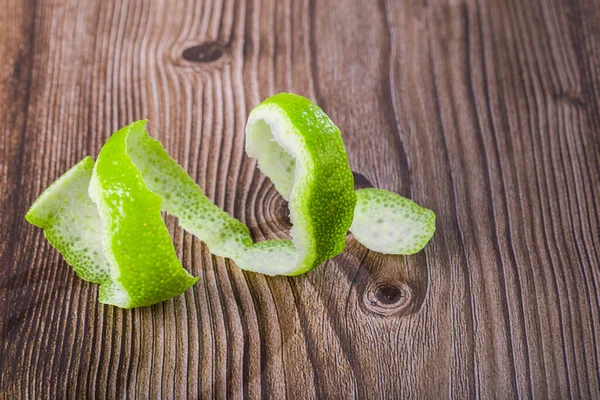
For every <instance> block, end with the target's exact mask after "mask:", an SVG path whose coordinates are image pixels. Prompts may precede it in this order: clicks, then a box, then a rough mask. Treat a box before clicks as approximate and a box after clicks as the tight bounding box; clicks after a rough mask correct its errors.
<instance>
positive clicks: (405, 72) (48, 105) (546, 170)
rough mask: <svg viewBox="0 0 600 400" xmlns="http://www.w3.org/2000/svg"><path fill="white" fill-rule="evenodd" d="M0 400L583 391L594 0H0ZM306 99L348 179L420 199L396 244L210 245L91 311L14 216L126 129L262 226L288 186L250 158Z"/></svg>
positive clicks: (596, 133)
mask: <svg viewBox="0 0 600 400" xmlns="http://www.w3.org/2000/svg"><path fill="white" fill-rule="evenodd" d="M0 5H1V6H2V10H3V12H2V13H0V37H2V39H1V40H0V110H1V111H0V112H1V114H0V115H1V117H2V119H1V121H0V122H1V124H0V126H1V128H0V129H2V136H1V137H0V303H1V304H2V307H1V308H0V398H3V399H17V398H185V397H188V398H198V397H202V398H213V397H214V398H241V397H249V398H260V397H271V398H298V399H310V398H439V397H455V398H467V397H478V398H514V397H520V398H534V397H535V398H560V399H565V398H600V372H599V371H600V370H599V368H598V365H599V362H600V354H599V349H598V347H599V342H600V288H599V283H600V256H599V254H600V250H598V249H599V248H600V212H599V210H600V195H599V193H600V165H599V164H600V101H599V99H600V24H598V21H600V3H598V2H596V1H593V0H580V1H579V0H578V1H575V0H571V1H567V0H563V1H561V0H531V1H519V0H506V1H496V0H467V1H461V0H402V1H397V0H378V1H369V2H367V1H360V0H339V1H325V0H297V1H296V0H239V1H234V0H224V1H218V0H205V1H192V0H181V1H177V2H171V1H167V0H161V1H158V0H157V1H142V0H132V1H116V0H110V1H100V0H87V1H85V2H82V1H75V0H64V1H56V0H0ZM280 91H294V92H296V93H299V94H303V95H305V96H308V97H310V98H312V99H313V100H315V101H316V102H318V104H319V105H320V106H321V107H322V108H323V109H324V110H325V111H326V112H327V113H328V114H329V115H330V116H331V118H332V119H333V121H334V122H336V124H338V125H339V126H340V128H341V130H342V132H343V135H344V140H345V143H346V146H347V150H348V154H349V157H350V163H351V166H352V168H353V170H354V171H356V172H358V173H359V174H360V176H361V177H362V178H361V182H358V183H360V184H372V185H374V186H376V187H380V188H385V189H389V190H392V191H395V192H398V193H400V194H403V195H405V196H407V197H411V198H413V199H415V200H416V201H417V202H419V203H420V204H422V205H424V206H426V207H428V208H431V209H433V210H435V212H436V214H437V217H438V224H437V232H436V235H435V237H434V239H433V241H432V242H431V243H430V244H429V245H428V246H427V248H426V249H425V250H424V251H423V252H421V253H419V254H417V255H414V256H410V257H394V256H384V255H381V254H376V253H373V252H369V251H367V250H366V249H365V248H363V247H361V246H360V245H359V244H358V243H357V242H356V241H354V240H353V239H352V238H351V237H349V238H348V246H347V249H346V251H345V252H344V253H343V254H342V255H340V256H338V257H337V258H336V259H334V260H331V261H330V262H328V263H327V264H326V265H324V266H322V267H320V268H319V269H317V270H315V271H313V272H311V273H309V274H307V275H305V276H301V277H295V278H286V277H265V276H262V275H257V274H253V273H247V272H243V271H241V270H239V269H238V268H237V267H236V266H235V265H234V264H233V263H232V262H230V261H229V260H224V259H221V258H218V257H214V256H212V255H211V254H210V253H209V252H208V250H207V248H206V246H205V245H204V244H202V243H201V242H199V241H198V240H197V239H195V238H193V237H192V236H190V235H189V234H188V233H185V232H184V231H183V230H181V229H180V228H179V227H178V225H177V220H176V219H174V218H171V217H167V225H168V227H169V229H170V231H171V232H172V235H173V238H174V242H175V245H176V249H177V252H178V254H179V256H180V257H181V259H182V260H183V264H184V266H185V267H186V268H188V269H189V270H190V271H191V272H192V273H193V274H195V275H198V276H199V277H200V279H199V281H198V283H197V284H196V285H195V286H194V287H193V288H192V289H190V290H188V291H187V292H186V293H185V294H183V295H181V296H179V297H177V298H175V299H172V300H170V301H167V302H165V303H163V304H159V305H156V306H153V307H148V308H143V309H136V310H129V311H126V310H121V309H116V308H113V307H109V306H104V305H101V304H99V303H97V301H96V299H97V291H98V290H97V286H96V285H91V284H89V283H86V282H83V281H82V280H80V279H78V278H77V277H76V276H75V274H74V272H73V271H72V270H71V269H70V268H69V267H68V266H67V265H66V264H65V262H64V261H63V260H62V258H61V257H60V255H59V254H58V253H57V252H56V251H55V250H54V249H52V248H51V247H50V246H49V244H48V243H47V242H46V241H45V240H44V238H43V233H42V232H41V231H40V230H39V229H37V228H34V227H33V226H30V225H28V224H27V223H26V222H25V220H24V214H25V212H26V210H27V208H28V206H29V205H30V204H31V203H32V202H33V200H34V199H35V198H36V197H37V196H38V195H39V193H41V191H42V190H43V189H44V188H45V187H47V186H48V185H49V184H50V183H51V182H52V181H53V180H54V179H56V178H57V177H58V176H60V174H62V173H63V172H64V171H65V170H66V169H68V168H69V167H70V166H71V165H73V164H74V163H75V162H77V161H78V160H79V159H81V158H83V157H84V156H85V155H88V154H91V155H96V154H97V153H98V151H99V149H100V147H101V145H102V143H103V142H104V141H105V140H106V139H107V138H108V136H109V135H110V134H111V133H112V132H113V131H115V130H117V129H118V128H119V127H121V126H124V125H125V124H127V123H128V122H130V121H132V120H135V119H140V118H149V119H150V125H149V129H150V131H151V134H152V135H153V136H154V137H157V138H159V139H160V140H161V141H162V142H163V143H164V145H165V146H166V148H167V149H168V151H169V152H170V153H171V154H172V155H173V157H174V158H176V159H177V160H178V162H180V163H181V164H182V165H183V167H184V168H185V169H186V170H187V171H188V172H189V173H190V174H191V175H192V176H193V177H194V179H195V180H196V181H197V182H198V183H199V184H200V185H201V186H202V187H203V188H204V189H205V191H206V193H207V195H208V196H209V197H210V198H211V199H213V200H214V201H215V202H216V203H217V204H218V205H219V206H222V207H223V208H224V209H225V210H227V211H228V212H229V213H231V214H232V215H234V216H235V217H237V218H240V219H241V220H242V221H244V222H246V223H247V224H248V225H249V226H250V227H251V230H252V233H253V235H254V236H255V238H257V239H266V238H284V237H288V233H287V232H288V229H289V225H288V223H287V222H286V217H285V213H283V212H282V208H284V203H283V200H282V199H281V197H280V196H279V195H278V193H277V192H276V191H275V189H274V187H273V185H272V184H271V182H270V181H269V180H268V179H266V178H265V177H264V176H262V175H261V174H260V173H259V172H258V170H257V169H256V165H255V162H254V161H252V160H250V159H248V158H247V157H246V155H245V153H244V148H243V135H244V124H245V120H246V116H247V114H248V112H249V110H250V109H251V108H252V107H253V106H254V105H256V104H257V103H258V102H259V101H260V100H261V99H263V98H265V97H267V96H269V95H270V94H273V93H276V92H280Z"/></svg>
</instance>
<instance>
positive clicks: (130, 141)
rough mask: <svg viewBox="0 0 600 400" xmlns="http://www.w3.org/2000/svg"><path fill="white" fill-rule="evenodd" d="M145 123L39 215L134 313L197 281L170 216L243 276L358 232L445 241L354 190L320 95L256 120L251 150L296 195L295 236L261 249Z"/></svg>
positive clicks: (271, 271)
mask: <svg viewBox="0 0 600 400" xmlns="http://www.w3.org/2000/svg"><path fill="white" fill-rule="evenodd" d="M146 122H147V121H145V120H142V121H136V122H134V123H132V124H130V125H128V126H126V127H125V128H123V129H121V130H119V131H117V132H116V133H114V134H113V135H112V136H111V137H110V138H109V140H108V141H107V142H106V144H105V145H104V146H103V147H102V149H101V151H100V154H99V155H98V159H97V161H96V163H94V162H93V160H92V159H91V158H90V157H86V158H85V159H83V160H82V161H80V162H79V163H78V164H77V165H75V166H74V167H73V168H71V169H70V170H69V171H67V172H66V173H65V174H64V175H63V176H61V177H60V178H59V179H58V180H57V181H56V182H55V183H53V184H52V185H51V186H50V187H49V188H48V189H47V190H46V191H44V193H42V195H41V196H40V197H39V199H38V200H36V201H35V203H34V204H33V205H32V207H31V209H30V210H29V212H28V213H27V216H26V218H27V220H28V221H29V222H31V223H32V224H34V225H36V226H39V227H41V228H43V229H44V233H45V235H46V237H47V238H48V240H49V242H50V243H51V244H52V245H53V246H54V247H56V248H57V249H58V250H59V251H60V252H61V253H62V254H63V256H64V257H65V260H66V261H67V263H69V264H70V265H72V266H73V268H74V269H75V271H76V272H77V274H78V275H79V276H80V277H82V278H83V279H85V280H88V281H91V282H96V283H100V284H101V286H100V295H99V300H100V301H101V302H103V303H107V304H112V305H116V306H119V307H123V308H132V307H141V306H146V305H151V304H155V303H158V302H161V301H163V300H166V299H169V298H171V297H174V296H176V295H178V294H180V293H182V292H184V291H185V290H186V289H187V288H189V287H190V286H191V285H193V284H194V283H195V282H196V281H197V279H198V278H195V277H193V276H191V275H190V274H189V273H188V272H187V271H186V270H185V269H183V267H182V266H181V263H180V261H179V259H178V258H177V256H176V253H175V249H174V247H173V243H172V241H171V238H170V236H169V232H168V230H167V228H166V226H165V223H164V220H163V218H162V216H161V211H165V212H167V213H169V214H172V215H174V216H176V217H178V218H179V224H180V226H182V227H183V228H184V229H186V230H187V231H189V232H190V233H192V234H194V235H195V236H197V237H198V238H199V239H200V240H202V241H203V242H205V243H206V245H207V246H208V247H209V249H210V251H211V252H212V253H214V254H215V255H218V256H222V257H227V258H230V259H232V260H234V261H235V263H236V264H237V265H238V266H239V267H240V268H242V269H245V270H249V271H254V272H260V273H263V274H268V275H299V274H303V273H305V272H308V271H310V270H312V269H314V268H316V267H317V266H319V265H320V264H322V263H323V262H325V261H327V260H328V259H330V258H332V257H335V256H336V255H338V254H339V253H340V252H342V251H343V249H344V247H345V238H346V233H347V231H348V230H350V231H351V232H352V233H353V234H354V236H355V237H356V239H357V240H358V241H359V242H361V243H362V244H364V245H365V246H366V247H367V248H369V249H372V250H375V251H379V252H382V253H389V254H412V253H414V252H417V251H419V250H421V249H422V248H423V246H424V245H425V244H426V243H427V242H428V241H429V239H430V238H431V236H432V235H433V231H434V229H435V215H434V214H433V212H432V211H430V210H427V209H424V208H422V207H420V206H418V205H417V204H416V203H414V202H412V201H411V200H408V199H405V198H403V197H401V196H399V195H397V194H395V193H391V192H387V191H385V190H380V189H363V190H359V191H356V192H355V191H354V189H353V185H354V180H353V176H352V172H351V170H350V167H349V165H348V156H347V154H346V150H345V148H344V144H343V142H342V138H341V134H340V130H339V129H338V128H337V126H335V124H333V122H331V120H330V119H329V117H327V115H326V114H325V113H324V112H323V111H322V110H321V109H320V108H319V107H317V106H316V105H315V104H313V103H312V102H311V101H310V100H308V99H306V98H304V97H301V96H297V95H294V94H290V93H280V94H278V95H275V96H272V97H270V98H268V99H267V100H265V101H264V102H263V103H261V104H260V105H258V106H257V107H256V108H255V109H254V110H252V112H251V113H250V116H249V118H248V123H247V125H246V151H247V152H248V154H249V155H250V156H251V157H254V158H256V159H257V160H258V166H259V168H260V169H261V171H262V172H263V173H264V174H265V175H267V176H268V177H269V178H270V179H271V180H272V181H273V183H274V185H275V188H276V189H277V190H278V191H279V193H280V194H281V195H282V196H283V197H284V198H285V199H286V200H288V207H289V209H290V220H291V222H292V224H293V227H292V230H291V233H290V234H291V237H292V240H267V241H264V242H258V243H254V241H253V240H252V237H251V235H250V232H249V230H248V228H247V227H246V225H244V224H243V223H242V222H240V221H238V220H237V219H235V218H233V217H231V216H230V215H229V214H227V213H226V212H225V211H223V210H222V209H220V208H219V207H217V206H216V205H215V204H214V203H212V202H211V201H210V199H208V198H207V197H206V196H205V195H204V193H203V191H202V189H201V188H200V187H199V186H198V185H197V184H196V183H195V182H194V180H193V179H192V178H191V177H190V176H189V175H188V174H187V173H186V172H185V171H184V170H183V169H182V168H181V166H179V165H178V164H177V163H176V162H175V161H174V160H173V159H172V158H171V157H170V156H169V155H168V154H167V152H166V150H165V149H164V148H163V146H162V145H161V144H160V142H158V141H157V140H154V139H152V138H151V137H150V136H149V135H148V133H147V132H146V129H145V126H146Z"/></svg>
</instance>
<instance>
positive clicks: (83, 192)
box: [25, 157, 110, 283]
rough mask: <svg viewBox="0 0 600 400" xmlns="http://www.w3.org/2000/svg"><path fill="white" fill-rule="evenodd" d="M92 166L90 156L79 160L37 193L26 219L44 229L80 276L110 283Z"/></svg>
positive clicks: (52, 242) (45, 234)
mask: <svg viewBox="0 0 600 400" xmlns="http://www.w3.org/2000/svg"><path fill="white" fill-rule="evenodd" d="M93 168H94V161H93V160H92V158H91V157H86V158H84V159H83V160H81V161H79V162H78V163H77V164H76V165H74V166H73V167H72V168H71V169H69V170H68V171H67V172H65V173H64V174H63V175H62V176H61V177H60V178H58V179H57V180H56V181H54V183H52V185H50V187H48V188H47V189H46V190H45V191H44V192H43V193H42V194H41V195H40V196H39V197H38V199H37V200H36V201H35V202H34V203H33V205H32V206H31V208H30V209H29V211H27V214H26V215H25V219H26V220H27V221H28V222H29V223H31V224H33V225H35V226H37V227H39V228H42V229H43V230H44V236H45V237H46V239H48V242H50V244H51V245H52V246H53V247H54V248H56V249H57V250H58V251H60V253H61V254H62V255H63V257H64V258H65V261H66V262H67V264H69V265H71V266H72V267H73V269H74V270H75V272H76V273H77V276H79V277H80V278H82V279H84V280H86V281H90V282H95V283H108V282H110V265H109V263H108V261H107V260H106V258H105V257H104V254H103V253H102V240H101V239H102V238H101V236H100V235H101V231H100V227H99V224H98V223H97V222H98V219H99V218H100V216H99V215H98V212H97V211H96V205H95V204H94V203H93V202H92V200H91V199H90V198H89V197H88V185H89V182H90V178H91V177H92V169H93ZM88 218H89V219H88ZM83 238H89V239H90V240H89V241H86V240H83ZM76 239H80V240H76Z"/></svg>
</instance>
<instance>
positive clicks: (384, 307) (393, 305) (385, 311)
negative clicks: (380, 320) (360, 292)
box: [363, 282, 413, 317]
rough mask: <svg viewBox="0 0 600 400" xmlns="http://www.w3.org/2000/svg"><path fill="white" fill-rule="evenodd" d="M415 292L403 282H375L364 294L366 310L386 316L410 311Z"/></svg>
mask: <svg viewBox="0 0 600 400" xmlns="http://www.w3.org/2000/svg"><path fill="white" fill-rule="evenodd" d="M412 300H413V293H412V290H411V289H410V287H409V286H408V285H406V284H405V283H403V282H394V283H373V284H371V285H369V286H368V287H367V288H366V290H365V292H364V296H363V305H364V307H365V309H366V310H368V311H370V312H372V313H375V314H378V315H382V316H385V317H388V316H391V315H396V314H405V313H410V310H411V309H412V303H413V301H412Z"/></svg>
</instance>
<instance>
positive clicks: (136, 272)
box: [92, 121, 198, 308]
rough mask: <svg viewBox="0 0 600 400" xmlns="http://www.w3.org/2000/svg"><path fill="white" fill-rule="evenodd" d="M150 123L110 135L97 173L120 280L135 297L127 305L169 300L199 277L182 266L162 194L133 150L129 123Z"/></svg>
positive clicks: (109, 246) (100, 205)
mask: <svg viewBox="0 0 600 400" xmlns="http://www.w3.org/2000/svg"><path fill="white" fill-rule="evenodd" d="M145 123H146V121H138V122H134V123H133V124H131V125H129V126H127V127H125V128H123V129H121V130H120V131H118V132H116V133H115V134H113V135H112V136H111V137H110V139H109V140H108V141H107V142H106V144H105V145H104V146H103V147H102V150H101V151H100V155H99V156H98V160H97V162H96V166H95V171H94V176H93V177H92V179H94V178H96V179H97V185H98V186H99V188H100V189H101V190H100V191H99V198H98V209H99V211H100V215H101V217H102V219H103V222H104V234H105V240H106V239H107V238H108V239H109V243H105V246H106V248H107V250H108V251H110V252H111V253H112V255H113V256H114V259H115V260H116V262H117V267H118V268H119V274H120V276H119V277H118V278H117V281H118V283H119V284H120V285H121V286H122V287H123V289H124V290H125V291H126V292H127V294H128V295H129V298H130V304H129V305H128V306H127V307H126V308H132V307H141V306H145V305H151V304H155V303H158V302H161V301H164V300H167V299H169V298H171V297H174V296H176V295H178V294H180V293H182V292H183V291H185V290H186V289H188V288H189V287H190V286H192V285H193V284H194V283H196V281H197V280H198V278H195V277H192V276H191V275H189V274H188V273H187V271H185V270H184V269H183V268H182V266H181V263H180V261H179V259H178V258H177V255H176V254H175V249H174V247H173V242H172V241H171V237H170V235H169V231H168V230H167V227H166V226H165V223H164V221H163V219H162V217H161V214H160V210H161V203H162V200H161V198H160V196H158V195H157V194H155V193H153V192H151V191H150V190H149V189H148V188H147V187H146V184H145V183H144V180H143V179H142V175H141V174H140V172H139V171H138V169H137V168H136V167H135V165H134V164H133V162H132V161H131V159H130V158H129V156H128V155H127V151H126V143H127V135H128V132H129V129H134V128H140V126H139V125H141V128H142V129H143V126H144V125H145ZM136 124H138V126H136ZM113 267H115V266H113ZM100 300H101V301H102V300H103V299H100Z"/></svg>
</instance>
